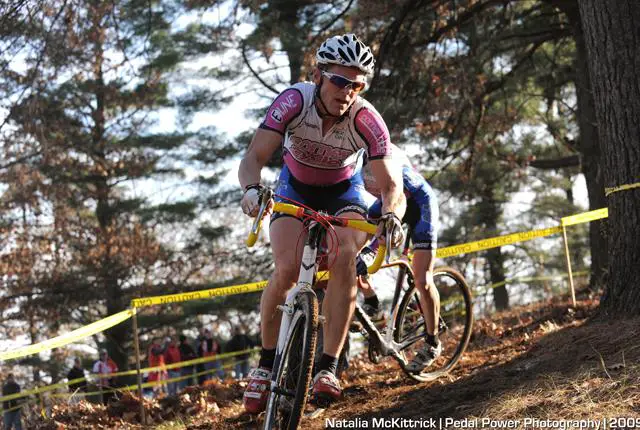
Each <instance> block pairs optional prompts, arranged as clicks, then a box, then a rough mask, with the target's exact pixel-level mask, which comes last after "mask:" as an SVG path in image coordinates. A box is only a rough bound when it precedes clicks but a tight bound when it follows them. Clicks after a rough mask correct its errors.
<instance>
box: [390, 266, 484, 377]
mask: <svg viewBox="0 0 640 430" xmlns="http://www.w3.org/2000/svg"><path fill="white" fill-rule="evenodd" d="M433 280H434V283H435V285H436V288H437V289H438V293H439V295H440V319H439V323H438V338H439V339H440V342H441V343H442V355H441V356H440V357H439V358H438V359H436V361H435V362H434V363H433V364H431V366H428V367H427V368H426V369H425V370H424V371H422V372H421V373H411V372H408V371H405V372H406V373H407V375H408V376H410V377H411V378H413V379H415V380H416V381H429V380H433V379H436V378H438V377H440V376H442V375H444V374H446V373H447V372H449V371H450V370H451V369H452V368H453V367H454V366H455V365H456V363H457V362H458V360H460V357H461V356H462V354H463V353H464V350H465V349H466V348H467V345H468V343H469V338H470V337H471V328H472V325H473V307H472V306H473V305H472V301H471V292H470V290H469V286H468V285H467V282H466V281H465V279H464V277H463V276H462V275H461V274H460V273H459V272H458V271H457V270H455V269H452V268H450V267H438V268H436V269H435V270H434V274H433ZM407 282H408V284H409V288H408V290H407V291H406V293H405V294H404V296H403V298H402V301H401V302H400V307H399V309H398V315H397V317H396V322H395V331H394V339H395V341H396V342H398V343H399V344H401V345H402V351H401V352H402V354H403V357H404V359H405V360H406V362H407V363H408V362H410V361H411V360H412V359H413V357H414V356H415V355H416V353H417V351H418V350H420V349H421V348H424V344H425V340H424V337H425V335H426V333H427V332H426V328H427V327H426V324H425V321H424V316H423V310H422V307H421V305H420V300H419V295H418V291H417V290H416V287H415V284H414V282H413V275H412V273H411V272H408V273H407Z"/></svg>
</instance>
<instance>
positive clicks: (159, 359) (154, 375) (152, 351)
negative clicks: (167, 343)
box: [147, 339, 167, 382]
mask: <svg viewBox="0 0 640 430" xmlns="http://www.w3.org/2000/svg"><path fill="white" fill-rule="evenodd" d="M147 360H148V361H149V367H158V366H159V367H161V369H160V370H155V371H151V372H149V378H148V381H149V382H154V381H158V380H163V379H167V369H165V362H164V350H163V348H162V345H160V340H159V339H153V343H152V344H151V345H150V346H149V351H148V353H147Z"/></svg>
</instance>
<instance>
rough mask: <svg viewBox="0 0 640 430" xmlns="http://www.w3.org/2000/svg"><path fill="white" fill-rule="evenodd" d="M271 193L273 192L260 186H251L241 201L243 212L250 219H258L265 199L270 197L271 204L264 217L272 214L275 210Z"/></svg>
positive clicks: (269, 203)
mask: <svg viewBox="0 0 640 430" xmlns="http://www.w3.org/2000/svg"><path fill="white" fill-rule="evenodd" d="M270 191H271V190H269V189H268V188H266V187H265V186H263V185H260V184H255V185H249V186H248V187H247V189H246V191H245V192H244V195H243V196H242V200H241V201H240V206H241V207H242V212H244V213H245V215H248V216H250V217H256V216H257V215H258V212H259V211H260V206H261V203H262V199H263V197H264V196H266V195H268V198H269V202H268V204H267V206H266V208H265V210H264V211H263V213H262V216H264V215H265V214H267V213H270V212H271V209H272V208H273V200H272V199H271V194H272V193H271V192H270Z"/></svg>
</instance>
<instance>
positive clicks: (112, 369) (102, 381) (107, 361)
mask: <svg viewBox="0 0 640 430" xmlns="http://www.w3.org/2000/svg"><path fill="white" fill-rule="evenodd" d="M117 371H118V365H117V364H116V362H115V361H113V360H112V359H111V357H109V353H108V352H107V350H106V349H103V350H101V351H100V359H99V360H98V361H96V362H95V363H94V365H93V373H95V374H97V375H100V377H99V378H98V383H97V385H98V388H99V389H100V391H101V395H100V396H101V397H102V403H104V404H105V405H106V404H108V403H109V401H110V400H111V399H113V398H115V396H114V393H113V387H114V386H115V378H114V377H113V376H111V377H110V376H107V375H109V374H110V373H116V372H117Z"/></svg>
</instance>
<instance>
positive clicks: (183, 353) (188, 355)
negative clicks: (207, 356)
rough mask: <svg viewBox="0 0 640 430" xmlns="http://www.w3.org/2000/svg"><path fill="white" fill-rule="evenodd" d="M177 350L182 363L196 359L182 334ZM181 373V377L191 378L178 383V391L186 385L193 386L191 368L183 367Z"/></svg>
mask: <svg viewBox="0 0 640 430" xmlns="http://www.w3.org/2000/svg"><path fill="white" fill-rule="evenodd" d="M178 348H179V349H180V358H181V359H182V361H187V360H193V359H194V358H196V357H197V355H196V352H195V351H194V349H193V348H192V347H191V345H189V342H188V340H187V336H185V335H183V334H181V335H180V346H179V347H178ZM181 373H182V376H188V375H191V378H186V379H183V380H182V381H180V382H179V383H178V390H180V391H182V390H184V389H185V388H186V387H187V385H193V366H183V367H182V372H181Z"/></svg>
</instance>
